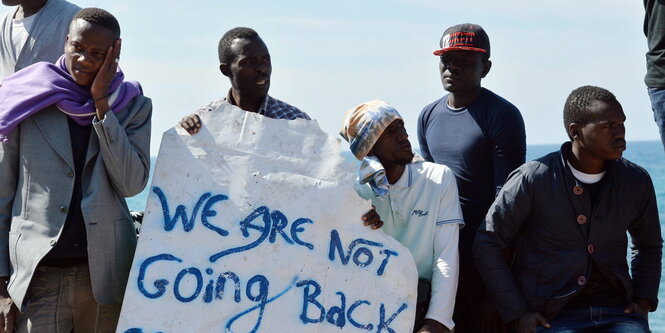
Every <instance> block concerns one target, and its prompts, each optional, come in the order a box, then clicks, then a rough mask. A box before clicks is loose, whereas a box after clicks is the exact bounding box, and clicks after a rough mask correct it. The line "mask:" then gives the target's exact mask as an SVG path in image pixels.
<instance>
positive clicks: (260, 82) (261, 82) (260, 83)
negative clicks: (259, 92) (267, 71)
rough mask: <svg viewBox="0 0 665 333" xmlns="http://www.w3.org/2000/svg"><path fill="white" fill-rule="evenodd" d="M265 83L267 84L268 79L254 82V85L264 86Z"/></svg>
mask: <svg viewBox="0 0 665 333" xmlns="http://www.w3.org/2000/svg"><path fill="white" fill-rule="evenodd" d="M266 83H268V79H260V80H257V81H256V84H258V85H260V86H262V85H265V84H266Z"/></svg>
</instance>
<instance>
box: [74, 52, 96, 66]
mask: <svg viewBox="0 0 665 333" xmlns="http://www.w3.org/2000/svg"><path fill="white" fill-rule="evenodd" d="M76 61H78V62H81V63H85V64H91V63H92V58H91V57H90V54H88V53H86V52H81V53H79V56H78V58H77V59H76Z"/></svg>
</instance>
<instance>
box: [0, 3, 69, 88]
mask: <svg viewBox="0 0 665 333" xmlns="http://www.w3.org/2000/svg"><path fill="white" fill-rule="evenodd" d="M80 9H81V7H79V6H77V5H74V4H71V3H69V2H67V1H64V0H49V1H48V2H47V3H46V5H45V6H44V7H43V8H42V9H41V10H40V11H39V12H38V13H37V14H35V15H37V16H36V17H35V21H34V23H33V24H32V27H31V28H30V31H29V34H30V37H28V40H27V41H26V42H25V45H24V46H23V49H22V50H21V53H20V54H19V55H16V54H14V50H13V46H12V44H11V35H12V33H11V28H12V18H13V17H14V14H15V13H16V10H17V8H12V10H10V11H9V12H8V13H7V14H5V16H4V17H3V18H2V19H1V20H0V80H1V79H3V78H5V77H7V76H9V75H10V74H13V73H14V72H17V71H19V70H20V69H23V68H25V67H27V66H30V65H32V64H34V63H36V62H39V61H48V62H51V63H52V62H55V61H56V60H58V58H60V56H61V55H62V54H63V52H64V48H65V37H67V33H68V32H69V22H70V21H71V20H72V17H73V16H74V15H75V14H76V13H77V12H78V11H79V10H80Z"/></svg>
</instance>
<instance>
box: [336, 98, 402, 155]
mask: <svg viewBox="0 0 665 333" xmlns="http://www.w3.org/2000/svg"><path fill="white" fill-rule="evenodd" d="M396 119H402V116H400V115H399V113H398V112H397V110H395V108H394V107H392V106H391V105H390V104H388V103H386V102H384V101H379V100H373V101H369V102H367V103H363V104H360V105H358V106H356V107H355V108H353V109H351V110H349V111H347V112H346V115H345V116H344V123H343V124H342V129H341V130H340V132H339V134H341V135H342V137H343V138H344V140H346V141H348V142H349V144H350V146H349V148H350V149H351V152H352V153H353V155H354V156H355V157H356V158H357V159H358V160H362V159H363V158H364V157H365V156H367V154H368V153H369V151H370V150H371V149H372V147H374V144H375V143H376V141H377V140H378V139H379V137H380V136H381V134H383V131H384V130H385V129H386V128H387V127H388V125H390V123H392V122H393V121H395V120H396Z"/></svg>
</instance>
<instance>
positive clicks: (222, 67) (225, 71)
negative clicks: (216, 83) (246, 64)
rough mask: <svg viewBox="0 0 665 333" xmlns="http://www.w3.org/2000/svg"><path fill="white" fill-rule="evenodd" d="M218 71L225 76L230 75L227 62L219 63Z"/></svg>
mask: <svg viewBox="0 0 665 333" xmlns="http://www.w3.org/2000/svg"><path fill="white" fill-rule="evenodd" d="M219 71H220V72H222V74H224V76H226V77H231V69H230V68H229V65H228V64H225V63H221V64H219Z"/></svg>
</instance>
